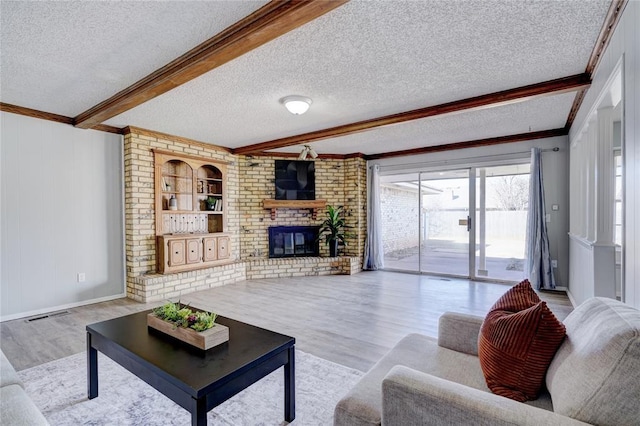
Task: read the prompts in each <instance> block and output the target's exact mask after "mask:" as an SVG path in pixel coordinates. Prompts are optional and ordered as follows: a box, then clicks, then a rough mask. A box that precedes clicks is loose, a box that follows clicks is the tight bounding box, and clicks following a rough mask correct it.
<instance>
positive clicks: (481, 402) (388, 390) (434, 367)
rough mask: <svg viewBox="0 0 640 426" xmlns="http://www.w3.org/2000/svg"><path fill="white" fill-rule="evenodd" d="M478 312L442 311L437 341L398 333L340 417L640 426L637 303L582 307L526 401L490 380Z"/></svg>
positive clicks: (358, 421)
mask: <svg viewBox="0 0 640 426" xmlns="http://www.w3.org/2000/svg"><path fill="white" fill-rule="evenodd" d="M482 321H483V318H481V317H475V316H471V315H463V314H455V313H446V314H444V315H443V316H442V317H441V318H440V323H439V331H438V339H437V340H436V339H432V338H430V337H427V336H423V335H419V334H411V335H409V336H407V337H405V338H404V339H402V340H401V341H400V342H399V343H398V344H397V345H396V346H395V347H394V348H393V349H392V350H391V352H389V353H388V354H387V355H385V356H384V357H383V358H382V359H381V360H380V361H379V362H378V363H377V364H376V365H374V366H373V367H372V369H371V370H369V372H368V373H367V374H365V376H363V377H362V379H361V380H360V381H359V382H358V383H357V384H356V385H355V386H354V388H353V389H351V390H350V391H349V393H348V394H347V395H346V396H345V397H344V398H343V399H342V400H340V402H338V404H337V405H336V408H335V413H334V425H336V426H356V425H358V426H359V425H381V424H382V425H389V426H392V425H393V426H400V425H402V426H411V425H453V424H455V425H458V424H459V425H463V424H474V425H492V426H493V425H531V426H539V425H578V424H598V425H640V311H638V310H636V309H634V308H632V307H630V306H629V305H626V304H624V303H621V302H618V301H615V300H611V299H604V298H592V299H590V300H587V301H586V302H584V303H583V304H582V305H580V306H578V307H577V308H576V309H575V310H574V311H573V312H572V313H571V314H569V316H567V318H566V319H565V320H564V324H565V326H566V328H567V336H566V338H565V340H564V341H563V343H562V344H561V346H560V348H559V349H558V351H557V353H556V355H555V357H554V359H553V361H552V362H551V365H550V366H549V369H548V372H547V376H546V387H547V389H546V390H544V391H543V394H542V395H541V396H540V398H539V399H537V400H535V401H530V402H528V403H520V402H516V401H513V400H511V399H508V398H504V397H502V396H498V395H495V394H493V393H491V391H490V390H489V389H488V388H487V385H486V383H485V380H484V376H483V374H482V370H481V368H480V362H479V360H478V357H477V354H478V347H477V341H478V333H479V331H480V326H481V324H482Z"/></svg>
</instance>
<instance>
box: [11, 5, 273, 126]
mask: <svg viewBox="0 0 640 426" xmlns="http://www.w3.org/2000/svg"><path fill="white" fill-rule="evenodd" d="M265 3H266V1H261V2H255V1H241V2H238V1H237V2H233V1H215V2H211V1H118V2H114V1H63V2H59V1H36V2H32V1H5V0H2V2H0V16H1V21H0V22H1V26H0V34H1V39H0V40H1V44H0V66H1V67H2V68H0V71H1V73H2V74H1V86H0V89H1V90H2V92H1V97H2V102H6V103H10V104H16V105H20V106H23V107H27V108H33V109H38V110H41V111H46V112H52V113H56V114H61V115H67V116H72V117H73V116H76V115H78V114H80V113H81V112H83V111H85V110H87V109H89V108H91V107H92V106H94V105H95V104H97V103H99V102H101V101H103V100H105V99H106V98H108V97H110V96H112V95H114V94H115V93H117V92H119V91H120V90H122V89H124V88H125V87H127V86H129V85H131V84H133V83H135V82H136V81H138V80H139V79H141V78H142V77H144V76H146V75H148V74H150V73H152V72H153V71H155V70H156V69H158V68H160V67H162V66H163V65H165V64H166V63H168V62H170V61H172V60H173V59H175V58H176V57H178V56H180V55H182V54H183V53H185V52H186V51H188V50H189V49H191V48H193V47H195V46H196V45H198V44H200V43H202V42H203V41H205V40H207V39H208V38H210V37H212V36H213V35H215V34H216V33H218V32H220V31H222V30H223V29H225V28H226V27H228V26H229V25H231V24H233V23H234V22H236V21H238V20H240V19H242V18H243V17H244V16H246V15H248V14H250V13H251V12H253V11H254V10H256V9H258V8H260V7H261V6H262V5H263V4H265Z"/></svg>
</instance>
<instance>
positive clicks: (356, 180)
mask: <svg viewBox="0 0 640 426" xmlns="http://www.w3.org/2000/svg"><path fill="white" fill-rule="evenodd" d="M276 159H280V158H275V157H265V156H246V157H242V158H240V159H239V160H238V163H239V165H240V176H241V179H240V194H241V197H240V199H241V200H240V203H239V207H240V257H241V258H242V259H247V260H248V259H264V258H267V257H268V256H269V235H268V229H269V227H270V226H310V225H320V223H322V220H323V219H324V212H318V218H317V219H316V220H315V221H314V220H313V218H312V216H311V214H310V213H309V210H308V209H278V211H277V213H276V219H275V220H271V214H270V211H269V210H266V209H264V208H263V206H262V203H263V201H264V199H273V198H274V197H275V182H274V168H275V160H276ZM283 159H284V158H283ZM315 163H316V164H315V179H316V199H319V200H327V203H328V204H330V205H335V206H344V207H345V213H346V214H345V216H346V222H347V224H348V225H349V226H351V227H352V229H350V230H349V232H350V233H351V234H353V236H352V237H351V238H349V240H348V245H347V247H344V248H342V250H341V251H340V253H339V254H342V255H345V256H355V257H361V256H362V253H363V250H364V238H365V234H366V162H365V161H364V160H363V159H361V158H351V159H347V160H333V159H317V160H316V161H315ZM320 255H321V256H328V255H329V248H328V247H327V246H326V244H324V242H322V243H321V244H320Z"/></svg>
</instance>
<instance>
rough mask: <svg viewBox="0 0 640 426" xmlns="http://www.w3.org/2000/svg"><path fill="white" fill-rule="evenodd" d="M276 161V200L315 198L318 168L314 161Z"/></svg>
mask: <svg viewBox="0 0 640 426" xmlns="http://www.w3.org/2000/svg"><path fill="white" fill-rule="evenodd" d="M275 161H276V179H275V182H276V200H315V199H316V174H315V171H316V168H315V163H314V162H313V161H300V160H275Z"/></svg>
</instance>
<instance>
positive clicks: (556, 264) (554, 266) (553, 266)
mask: <svg viewBox="0 0 640 426" xmlns="http://www.w3.org/2000/svg"><path fill="white" fill-rule="evenodd" d="M551 267H552V268H557V267H558V261H557V260H555V259H552V260H551Z"/></svg>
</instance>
